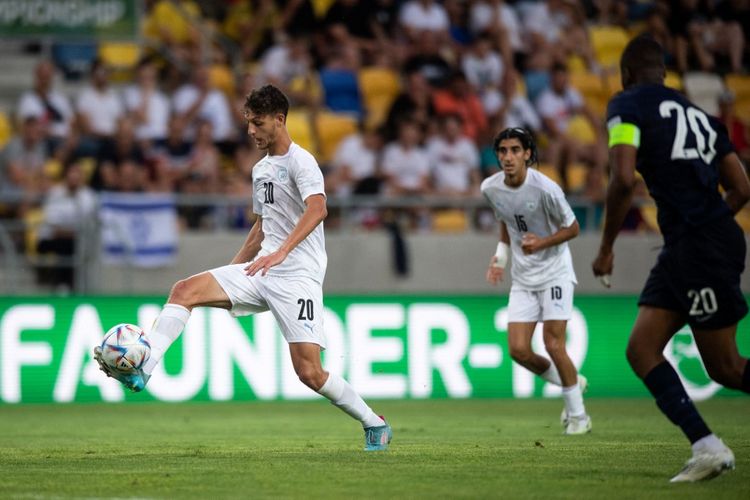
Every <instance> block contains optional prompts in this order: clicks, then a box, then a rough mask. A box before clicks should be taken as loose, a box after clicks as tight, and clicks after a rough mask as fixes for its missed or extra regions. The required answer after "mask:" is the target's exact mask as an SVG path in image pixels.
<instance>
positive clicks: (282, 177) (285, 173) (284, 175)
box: [276, 167, 289, 182]
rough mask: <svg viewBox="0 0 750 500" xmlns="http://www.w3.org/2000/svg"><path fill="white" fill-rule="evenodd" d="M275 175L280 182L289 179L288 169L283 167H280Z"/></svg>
mask: <svg viewBox="0 0 750 500" xmlns="http://www.w3.org/2000/svg"><path fill="white" fill-rule="evenodd" d="M276 177H278V179H279V181H280V182H286V181H287V179H289V171H288V170H287V169H286V168H285V167H281V168H280V169H279V171H278V172H277V173H276Z"/></svg>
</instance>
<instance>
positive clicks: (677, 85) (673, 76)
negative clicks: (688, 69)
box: [664, 71, 685, 92]
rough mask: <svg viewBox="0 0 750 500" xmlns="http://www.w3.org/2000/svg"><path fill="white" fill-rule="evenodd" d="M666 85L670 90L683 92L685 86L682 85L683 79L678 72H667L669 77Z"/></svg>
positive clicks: (665, 82) (666, 79) (665, 80)
mask: <svg viewBox="0 0 750 500" xmlns="http://www.w3.org/2000/svg"><path fill="white" fill-rule="evenodd" d="M664 85H666V86H667V87H669V88H672V89H675V90H679V91H680V92H682V91H683V90H684V89H685V86H684V85H683V83H682V77H681V76H680V74H679V73H677V72H676V71H667V77H666V78H665V79H664Z"/></svg>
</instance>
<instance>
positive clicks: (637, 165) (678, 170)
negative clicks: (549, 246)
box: [592, 36, 750, 482]
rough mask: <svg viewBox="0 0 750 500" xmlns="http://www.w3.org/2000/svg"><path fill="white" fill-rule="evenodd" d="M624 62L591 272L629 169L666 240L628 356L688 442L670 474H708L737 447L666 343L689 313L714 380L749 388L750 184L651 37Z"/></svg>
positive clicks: (612, 107) (617, 212)
mask: <svg viewBox="0 0 750 500" xmlns="http://www.w3.org/2000/svg"><path fill="white" fill-rule="evenodd" d="M620 68H621V71H622V86H623V88H624V90H623V91H622V92H621V93H619V94H617V95H616V96H615V97H613V98H612V100H611V101H610V103H609V107H608V109H607V120H608V121H607V127H608V128H609V148H610V164H611V173H610V179H611V180H610V185H609V189H608V192H607V201H606V214H607V215H606V219H605V224H604V232H603V234H602V241H601V247H600V249H599V255H597V257H596V259H595V260H594V262H593V264H592V267H593V271H594V274H595V275H596V276H601V277H608V276H609V275H610V274H611V273H612V267H613V261H614V254H613V252H612V247H613V245H614V242H615V239H616V238H617V233H618V231H619V229H620V226H621V225H622V222H623V220H624V218H625V215H626V212H627V211H628V209H629V207H630V202H631V197H632V194H633V186H634V182H635V171H636V170H637V171H638V172H639V173H640V174H641V175H642V176H643V179H644V180H645V182H646V186H647V187H648V190H649V192H650V193H651V196H652V197H653V198H654V200H655V201H656V206H657V210H658V221H659V228H660V230H661V232H662V234H663V235H664V247H663V249H662V250H661V253H660V254H659V257H658V258H657V261H656V265H655V266H654V267H653V269H651V273H650V275H649V277H648V280H647V281H646V285H645V286H644V288H643V291H642V292H641V296H640V299H639V300H638V305H639V309H638V317H637V318H636V320H635V325H634V326H633V330H632V332H631V334H630V341H629V343H628V348H627V357H628V361H629V362H630V366H631V367H632V368H633V370H634V371H635V373H636V374H637V375H638V376H639V377H640V378H641V379H642V380H643V383H644V384H645V385H646V387H647V388H648V390H649V391H650V392H651V394H652V395H653V396H654V398H655V399H656V404H657V406H658V407H659V409H660V410H661V411H662V412H663V413H664V414H665V415H666V416H667V418H668V419H669V420H670V421H671V422H672V423H674V424H675V425H678V426H679V427H680V429H682V432H683V433H684V434H685V436H686V437H687V438H688V439H689V440H690V443H691V444H692V448H693V456H692V458H690V460H688V462H687V464H686V465H685V467H684V468H683V469H682V470H681V471H680V472H679V473H678V474H677V475H676V476H674V477H673V478H672V482H683V481H698V480H701V479H710V478H712V477H715V476H717V475H719V474H721V473H722V472H724V471H726V470H729V469H733V468H734V455H733V453H732V451H731V450H730V449H729V448H728V447H727V446H726V445H724V443H723V442H722V441H721V440H720V439H719V438H717V437H716V436H715V435H714V434H713V433H712V432H711V430H710V429H709V428H708V426H707V425H706V423H705V422H704V421H703V418H701V416H700V414H699V413H698V410H697V409H696V408H695V405H693V402H692V401H691V400H690V398H689V397H688V395H687V393H686V392H685V388H684V387H683V385H682V382H681V381H680V378H679V376H678V375H677V372H676V371H675V370H674V368H673V367H672V365H670V364H669V362H668V361H667V360H666V359H665V358H664V355H663V351H664V348H665V346H666V345H667V343H668V342H669V340H670V339H671V338H672V336H673V335H674V334H675V333H676V332H677V331H678V330H680V329H681V328H682V326H683V325H684V324H685V323H687V324H688V325H690V328H691V329H692V331H693V336H694V337H695V343H696V345H697V346H698V350H699V351H700V353H701V358H702V359H703V363H704V365H705V367H706V371H707V372H708V374H709V375H710V376H711V378H712V379H714V380H715V381H717V382H718V383H720V384H723V385H724V386H726V387H729V388H732V389H739V390H741V391H744V392H750V364H749V363H748V360H747V359H745V358H743V357H742V356H740V354H739V352H738V351H737V342H736V334H737V323H738V321H739V320H740V319H742V318H743V317H744V316H745V315H746V314H747V310H748V308H747V304H746V303H745V299H744V297H743V295H742V292H741V290H740V275H741V274H742V271H743V269H744V266H745V237H744V235H743V233H742V229H740V227H739V226H738V225H737V223H736V222H735V220H734V218H733V214H735V213H737V211H739V210H740V208H742V206H743V205H744V204H745V203H746V202H747V200H748V199H749V198H750V182H749V181H748V178H747V175H746V173H745V169H744V167H743V165H742V163H741V162H740V160H739V158H738V157H737V155H736V154H735V152H734V150H733V148H732V145H731V143H730V142H729V138H728V136H727V131H726V129H725V128H724V126H723V125H722V124H721V123H720V122H719V121H718V120H716V119H715V118H713V117H711V116H709V115H707V114H706V113H705V112H704V111H703V110H701V109H700V108H698V107H697V106H695V105H694V104H693V103H692V102H690V101H689V100H687V99H686V98H685V97H684V96H683V95H682V94H680V93H679V92H677V91H676V90H673V89H670V88H667V87H665V86H664V76H665V67H664V55H663V52H662V48H661V46H660V45H659V44H658V43H657V42H656V41H655V40H653V39H652V38H650V37H647V36H640V37H637V38H634V39H633V40H632V41H631V42H630V43H629V44H628V45H627V47H626V48H625V51H624V52H623V54H622V59H621V60H620ZM719 185H721V187H722V188H723V189H724V192H725V194H724V197H722V195H721V194H720V192H719V189H718V188H719Z"/></svg>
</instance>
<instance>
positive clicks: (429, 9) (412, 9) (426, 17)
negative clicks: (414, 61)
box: [398, 0, 450, 45]
mask: <svg viewBox="0 0 750 500" xmlns="http://www.w3.org/2000/svg"><path fill="white" fill-rule="evenodd" d="M398 19H399V24H400V25H401V28H402V29H403V31H404V33H405V34H406V37H407V38H408V39H409V40H411V41H416V40H418V39H419V38H420V35H421V34H422V33H423V32H425V31H429V32H431V33H433V34H434V35H435V39H436V41H437V43H438V45H440V44H443V43H445V42H447V41H448V40H449V38H450V35H449V34H448V28H449V27H450V22H449V20H448V13H447V12H446V10H445V8H444V7H443V6H442V5H441V4H439V3H438V2H436V1H435V0H407V1H406V2H404V4H403V5H402V6H401V10H400V11H399V15H398Z"/></svg>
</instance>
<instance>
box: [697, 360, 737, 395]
mask: <svg viewBox="0 0 750 500" xmlns="http://www.w3.org/2000/svg"><path fill="white" fill-rule="evenodd" d="M744 369H745V367H744V364H743V365H742V366H740V365H739V364H738V363H732V362H722V363H715V364H711V363H706V371H707V372H708V376H709V377H711V379H712V380H713V381H714V382H716V383H719V384H721V385H723V386H724V387H727V388H729V389H739V388H741V387H742V375H743V372H744Z"/></svg>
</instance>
